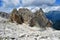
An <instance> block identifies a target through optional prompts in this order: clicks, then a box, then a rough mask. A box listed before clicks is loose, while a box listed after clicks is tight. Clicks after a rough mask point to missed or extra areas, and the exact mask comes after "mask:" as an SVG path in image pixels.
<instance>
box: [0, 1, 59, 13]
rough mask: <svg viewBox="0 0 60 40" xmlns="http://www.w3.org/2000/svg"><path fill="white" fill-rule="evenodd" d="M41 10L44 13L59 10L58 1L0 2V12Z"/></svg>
mask: <svg viewBox="0 0 60 40" xmlns="http://www.w3.org/2000/svg"><path fill="white" fill-rule="evenodd" d="M20 7H27V8H30V9H37V8H43V9H44V11H50V10H59V9H60V0H0V11H4V12H10V11H11V10H12V9H13V8H17V9H19V8H20Z"/></svg>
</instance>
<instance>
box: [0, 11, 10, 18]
mask: <svg viewBox="0 0 60 40" xmlns="http://www.w3.org/2000/svg"><path fill="white" fill-rule="evenodd" d="M0 16H1V17H2V18H9V14H8V13H6V12H0Z"/></svg>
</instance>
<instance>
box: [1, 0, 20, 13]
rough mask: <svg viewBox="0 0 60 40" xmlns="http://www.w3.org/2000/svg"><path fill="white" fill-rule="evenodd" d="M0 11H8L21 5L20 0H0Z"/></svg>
mask: <svg viewBox="0 0 60 40" xmlns="http://www.w3.org/2000/svg"><path fill="white" fill-rule="evenodd" d="M0 4H1V5H3V6H0V11H4V12H10V11H11V10H12V9H13V8H17V7H19V6H21V5H20V4H21V3H20V0H1V2H0Z"/></svg>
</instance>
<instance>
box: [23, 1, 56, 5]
mask: <svg viewBox="0 0 60 40" xmlns="http://www.w3.org/2000/svg"><path fill="white" fill-rule="evenodd" d="M55 2H56V0H22V3H23V6H40V5H43V4H45V5H52V4H54V3H55Z"/></svg>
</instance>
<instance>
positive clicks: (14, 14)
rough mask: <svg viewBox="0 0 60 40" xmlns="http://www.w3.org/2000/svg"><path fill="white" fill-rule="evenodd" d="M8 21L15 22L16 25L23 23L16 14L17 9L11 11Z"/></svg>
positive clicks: (20, 17)
mask: <svg viewBox="0 0 60 40" xmlns="http://www.w3.org/2000/svg"><path fill="white" fill-rule="evenodd" d="M10 21H11V22H17V23H18V24H22V23H23V18H22V16H21V15H19V14H18V11H17V9H13V11H12V13H11V14H10Z"/></svg>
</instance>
